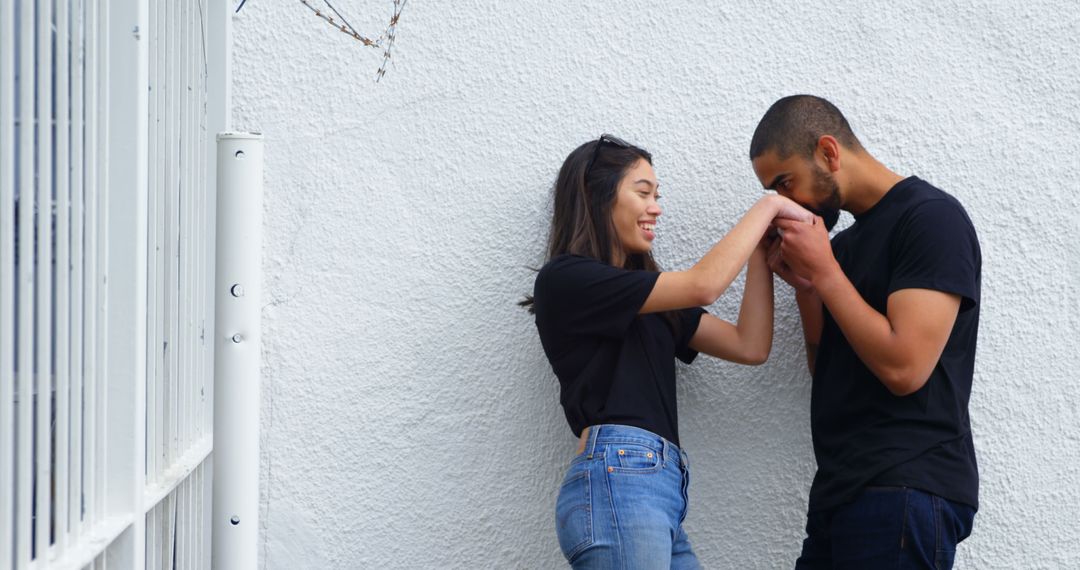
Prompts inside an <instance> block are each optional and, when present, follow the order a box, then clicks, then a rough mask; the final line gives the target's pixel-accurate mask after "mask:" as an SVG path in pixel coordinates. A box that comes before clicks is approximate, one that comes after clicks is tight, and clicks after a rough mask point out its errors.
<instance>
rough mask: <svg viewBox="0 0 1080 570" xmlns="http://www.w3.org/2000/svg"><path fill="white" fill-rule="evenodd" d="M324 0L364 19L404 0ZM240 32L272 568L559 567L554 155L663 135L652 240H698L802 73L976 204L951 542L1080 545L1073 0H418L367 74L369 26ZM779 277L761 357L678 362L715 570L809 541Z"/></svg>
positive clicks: (1072, 562)
mask: <svg viewBox="0 0 1080 570" xmlns="http://www.w3.org/2000/svg"><path fill="white" fill-rule="evenodd" d="M334 5H335V7H336V8H338V10H340V11H341V12H342V13H343V14H344V15H345V16H346V18H348V19H349V20H350V22H351V23H352V24H353V25H354V26H355V27H357V28H358V29H360V30H361V31H365V32H367V33H370V34H372V35H377V34H378V33H379V31H381V30H382V29H383V28H384V27H385V25H386V22H387V20H388V18H389V14H390V12H391V9H392V2H390V1H388V0H382V1H379V2H374V1H368V2H358V1H347V0H338V1H335V2H334ZM234 34H235V35H234V46H235V47H234V60H233V88H234V91H233V100H234V107H235V108H234V115H233V122H234V128H235V129H237V130H257V131H261V132H263V133H264V134H265V137H266V199H265V210H264V215H265V224H266V226H265V228H266V231H265V243H264V246H263V247H264V254H265V261H264V279H265V285H266V294H265V295H266V307H265V312H264V316H263V318H264V321H263V322H264V327H265V329H264V367H263V373H264V380H263V382H264V384H263V389H264V392H263V396H262V397H263V406H262V427H263V442H262V445H263V447H262V466H261V473H262V478H261V481H260V484H261V496H262V502H261V507H262V511H261V517H262V520H261V524H262V529H261V542H260V549H261V555H260V556H261V558H262V566H263V567H265V568H280V569H293V568H380V569H381V568H558V567H562V566H563V565H564V561H563V559H562V556H561V554H560V552H559V550H558V544H557V541H556V538H555V532H554V499H555V495H556V493H557V490H558V484H559V481H560V479H561V477H562V473H563V470H564V469H565V466H566V463H567V461H568V460H569V459H570V457H571V455H572V454H573V447H574V442H575V440H574V437H573V436H572V434H571V433H570V430H569V429H568V427H567V425H566V421H565V419H564V418H563V415H562V410H561V408H560V407H559V403H558V384H557V382H556V379H555V377H554V375H553V374H552V372H551V368H550V366H549V365H548V364H547V361H546V360H545V358H544V354H543V351H542V350H541V347H540V343H539V340H538V338H537V335H536V331H535V328H534V325H533V322H532V319H531V317H530V316H529V315H528V314H527V313H526V312H525V311H524V310H522V309H521V308H519V307H517V306H516V302H517V301H518V300H519V299H521V297H522V295H523V294H525V293H527V292H529V291H531V287H532V279H533V275H534V274H533V273H532V271H530V269H529V267H530V266H539V264H541V263H542V261H543V249H544V240H545V238H546V233H547V223H548V216H549V211H550V191H551V185H552V183H553V181H554V176H555V174H556V171H557V169H558V167H559V165H560V164H561V162H562V160H563V159H564V158H565V156H566V155H567V153H569V152H570V151H571V150H572V149H573V148H574V147H576V146H577V145H578V144H580V143H582V142H585V141H586V140H590V139H594V138H596V137H597V136H598V135H599V134H600V133H602V132H611V133H615V134H617V135H619V136H621V137H623V138H626V139H628V140H631V141H635V142H637V143H638V144H640V145H641V146H643V147H645V148H647V149H649V150H651V151H652V152H653V153H654V158H655V165H656V171H657V174H658V176H659V178H660V180H661V184H662V187H663V194H664V199H663V202H662V204H663V206H664V208H665V210H664V215H663V216H662V218H661V224H660V227H659V238H658V239H657V243H656V249H655V251H656V255H657V258H658V260H659V261H660V263H661V264H662V265H663V266H664V267H666V268H668V269H684V268H687V267H689V266H690V265H691V264H693V263H694V262H695V261H696V260H697V259H699V257H700V256H701V255H702V254H703V253H704V252H705V251H706V250H707V249H708V248H709V247H710V246H711V245H712V244H713V243H715V242H716V241H717V240H718V239H719V238H720V237H721V236H723V235H724V233H725V232H726V231H727V230H728V229H730V228H731V226H732V225H733V224H734V222H735V221H736V220H737V219H738V217H739V216H740V215H741V214H742V213H743V212H745V211H746V210H747V208H749V207H750V205H751V204H753V202H754V201H755V200H756V199H758V198H759V197H760V196H761V195H762V190H761V188H760V184H758V183H757V181H756V179H755V178H754V175H753V172H752V170H751V168H750V164H749V160H748V159H747V151H748V147H749V142H750V137H751V134H752V133H753V129H754V127H755V125H756V124H757V121H758V119H759V118H760V117H761V115H762V113H764V111H765V109H766V108H767V107H768V106H769V105H770V104H771V103H772V102H773V101H774V100H776V99H777V98H779V97H781V96H784V95H789V94H793V93H814V94H818V95H821V96H824V97H826V98H829V99H830V100H832V101H833V102H834V103H836V104H837V105H838V106H839V107H840V108H841V109H842V110H843V111H844V112H845V114H846V115H847V116H848V118H849V120H850V122H851V123H852V126H853V128H854V129H855V131H856V133H857V134H858V135H859V136H860V138H861V139H862V141H863V143H864V144H865V145H866V147H867V148H868V149H869V150H870V152H871V153H873V154H874V155H875V156H877V157H878V158H879V159H881V160H882V161H883V162H884V163H885V164H886V165H888V166H890V167H891V168H893V169H894V170H896V171H898V172H900V173H903V174H916V175H918V176H920V177H922V178H924V179H925V180H928V181H930V182H931V183H933V184H935V185H937V186H938V187H940V188H942V189H944V190H945V191H947V192H949V193H951V194H953V195H954V196H956V197H957V198H959V199H960V200H961V201H962V202H963V204H964V205H965V207H966V208H967V211H968V213H969V214H970V216H971V218H972V219H973V221H974V223H975V225H976V228H977V230H978V232H979V237H980V240H981V244H982V251H983V258H984V265H983V281H982V285H983V299H982V313H981V328H980V339H979V348H978V357H977V361H976V378H975V383H974V391H973V395H972V401H971V417H972V424H973V430H974V434H975V445H976V449H977V452H978V457H979V465H980V470H981V475H982V495H981V497H982V507H981V510H980V512H979V514H978V516H977V518H976V523H975V530H974V533H973V535H972V536H971V538H970V539H969V540H967V541H965V542H964V543H963V544H962V545H961V547H960V551H959V556H958V562H957V565H956V567H957V568H961V569H972V568H1010V569H1012V568H1078V567H1080V548H1078V546H1077V545H1078V544H1080V522H1078V517H1077V514H1078V512H1080V411H1078V406H1077V401H1078V399H1077V395H1076V390H1077V389H1078V388H1080V383H1078V381H1077V373H1078V370H1080V351H1078V349H1077V348H1076V342H1077V339H1078V337H1080V253H1078V250H1080V248H1078V246H1077V239H1078V236H1080V231H1078V230H1080V225H1078V223H1077V219H1078V218H1077V216H1078V215H1080V207H1078V204H1080V198H1078V195H1080V184H1078V179H1080V158H1078V157H1080V136H1078V134H1077V133H1078V132H1080V56H1078V53H1080V4H1077V3H1076V2H1075V1H1072V0H1069V1H1064V0H1063V1H1057V2H1054V1H1046V0H1032V1H1027V2H1012V1H1008V0H1000V1H965V2H931V1H928V0H916V1H914V2H888V1H884V0H861V1H854V0H840V1H838V2H833V3H825V4H822V3H816V2H815V3H794V2H779V1H764V0H762V1H753V2H731V3H728V2H710V3H699V2H694V3H691V2H686V3H680V2H647V1H643V0H630V1H625V2H596V1H588V2H548V1H535V0H528V1H521V2H478V1H474V0H469V1H461V2H430V1H429V2H424V1H420V0H413V1H411V2H409V3H408V4H407V5H406V7H405V9H404V11H403V14H402V17H401V21H400V25H399V28H398V34H397V44H396V46H395V48H394V52H393V53H394V57H393V61H394V64H393V65H391V66H390V68H389V69H388V71H387V74H386V76H385V78H384V79H383V80H382V81H381V82H379V83H375V82H374V81H373V76H374V72H375V70H376V69H377V68H378V66H379V62H380V53H379V52H378V51H376V50H372V49H365V48H364V47H363V46H361V45H360V44H359V43H358V42H356V41H354V40H352V39H350V38H349V37H347V36H346V35H344V34H341V33H339V32H337V31H335V30H334V29H332V28H331V27H330V26H329V25H327V24H326V23H325V22H322V21H320V20H319V19H318V18H317V17H316V16H315V15H314V14H313V13H312V12H311V11H310V10H308V9H307V8H305V7H304V6H303V5H302V4H300V3H299V2H295V1H292V2H265V1H262V2H258V1H257V2H248V4H247V5H246V6H245V7H244V8H243V10H242V11H240V13H239V14H237V15H236V16H234ZM847 223H850V217H849V216H846V215H845V218H843V219H842V220H841V224H842V225H845V224H847ZM741 290H742V281H741V280H740V281H738V282H736V284H735V285H734V286H733V287H732V289H731V290H730V291H729V292H728V293H726V294H725V295H724V297H723V298H722V299H721V300H720V301H719V302H718V303H716V304H715V305H714V306H712V307H710V309H709V310H710V311H712V312H713V313H714V314H717V315H719V316H721V317H725V318H729V319H734V318H735V316H736V314H737V308H738V302H739V299H740V298H741ZM777 292H778V293H777V306H778V310H777V317H776V341H775V342H774V348H773V352H772V355H771V357H770V359H769V361H768V362H767V363H766V364H764V365H762V366H759V367H746V366H739V365H735V364H730V363H726V362H721V361H718V360H715V359H711V358H708V357H702V358H700V359H699V360H698V361H697V362H696V363H694V364H693V365H691V366H682V365H680V369H679V373H680V379H679V382H680V384H679V398H680V415H681V421H682V425H681V432H682V437H683V443H684V447H685V448H686V449H687V451H688V453H689V454H690V457H691V464H692V470H693V482H692V485H691V488H690V500H691V506H690V511H689V515H688V518H687V521H686V529H687V531H688V533H689V535H690V538H691V541H692V543H693V545H694V548H695V550H696V551H697V553H698V555H699V556H700V557H701V560H702V562H703V563H704V565H705V567H707V568H740V569H741V568H789V567H791V565H792V563H793V561H794V559H795V557H796V556H797V554H798V551H799V548H800V543H801V540H802V532H803V525H804V521H805V508H806V501H807V493H808V490H809V485H810V480H811V477H812V475H813V473H814V468H815V465H814V459H813V454H812V449H811V443H810V434H809V393H810V390H809V388H810V379H809V375H808V373H807V371H806V367H805V364H804V354H803V343H802V338H801V336H800V332H799V322H798V314H797V312H796V309H795V306H794V302H793V297H792V295H791V293H790V290H788V289H787V287H786V286H783V285H782V283H778V287H777Z"/></svg>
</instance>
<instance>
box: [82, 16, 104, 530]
mask: <svg viewBox="0 0 1080 570" xmlns="http://www.w3.org/2000/svg"><path fill="white" fill-rule="evenodd" d="M97 8H98V4H97V2H93V1H92V0H88V1H87V2H86V3H85V5H84V10H85V14H84V21H83V26H84V33H85V36H84V37H85V39H84V54H85V55H84V63H83V71H84V81H85V83H84V86H85V91H84V97H83V105H84V117H85V119H84V120H85V123H84V125H83V136H84V138H85V143H86V144H85V145H84V147H83V148H84V151H85V156H84V157H83V165H84V168H85V169H84V170H83V191H84V202H83V204H84V211H83V219H84V222H85V223H84V234H83V235H84V239H85V241H84V244H83V247H84V249H83V252H84V260H85V262H84V281H83V285H84V287H85V288H84V290H83V293H84V294H83V307H84V311H85V312H84V319H83V331H84V332H83V342H84V345H83V403H84V404H83V442H84V447H83V496H84V500H85V503H84V508H85V514H84V516H83V522H84V525H85V527H86V530H87V531H91V530H92V528H93V524H94V523H95V522H97V521H98V520H99V518H100V516H99V509H98V504H99V497H100V496H101V494H100V493H99V492H98V479H99V477H98V461H97V458H98V453H99V448H100V445H99V442H98V439H97V435H98V433H100V432H99V430H98V405H97V404H98V397H97V377H98V375H97V369H98V360H99V358H98V354H99V352H98V351H99V347H98V338H99V337H100V336H101V335H99V334H98V322H99V320H100V318H99V317H100V311H99V308H98V307H99V306H100V305H101V300H100V299H99V298H98V282H99V280H100V279H101V271H100V270H99V268H98V263H97V261H98V239H97V238H98V227H99V225H98V202H99V193H100V191H101V190H100V185H99V184H98V164H99V160H100V159H99V149H101V144H102V141H101V140H100V138H99V135H98V119H99V115H100V109H99V108H98V99H99V98H98V91H99V89H100V86H99V83H98V77H100V75H99V73H98V69H97V68H98V44H99V43H100V41H101V34H100V30H99V28H98V22H97Z"/></svg>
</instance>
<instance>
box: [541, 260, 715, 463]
mask: <svg viewBox="0 0 1080 570" xmlns="http://www.w3.org/2000/svg"><path fill="white" fill-rule="evenodd" d="M659 276H660V274H659V273H656V272H652V271H633V270H626V269H620V268H616V267H612V266H611V265H608V264H605V263H601V262H600V261H597V260H596V259H592V258H589V257H582V256H577V255H560V256H558V257H556V258H554V259H552V260H551V261H549V262H548V263H547V264H546V265H544V267H543V268H541V269H540V273H539V274H538V275H537V277H536V284H535V286H534V290H533V302H534V307H535V309H536V329H537V331H539V333H540V342H541V344H543V346H544V352H545V353H546V354H547V357H548V361H549V362H551V367H552V369H553V370H554V371H555V375H556V376H557V377H558V378H559V384H560V387H561V390H560V400H561V402H562V406H563V410H564V412H565V413H566V420H567V422H569V423H570V429H572V430H573V431H574V435H580V434H581V430H583V429H584V428H585V427H587V426H590V425H596V424H622V425H629V426H634V427H639V428H642V429H646V430H649V431H651V432H653V433H655V434H657V435H660V436H662V437H664V438H665V439H667V440H669V441H671V442H672V443H675V444H676V445H678V442H679V417H678V413H677V410H676V406H675V357H678V358H679V360H682V361H683V362H686V363H687V364H689V363H690V362H691V361H693V360H694V357H695V356H697V352H696V351H694V350H693V349H691V348H690V347H689V346H688V344H689V342H690V339H691V338H692V337H693V336H694V332H695V331H697V327H698V323H699V322H701V315H702V314H703V313H704V312H705V311H704V310H702V309H700V308H693V309H684V310H682V311H677V312H675V315H676V316H677V318H676V319H674V320H675V321H676V324H675V325H674V326H672V325H669V323H668V321H667V320H666V319H665V318H664V317H663V316H662V315H660V314H645V315H639V314H638V311H640V310H641V306H642V305H644V304H645V300H646V299H647V298H648V297H649V293H651V292H652V289H653V286H654V285H656V279H657V278H658V277H659Z"/></svg>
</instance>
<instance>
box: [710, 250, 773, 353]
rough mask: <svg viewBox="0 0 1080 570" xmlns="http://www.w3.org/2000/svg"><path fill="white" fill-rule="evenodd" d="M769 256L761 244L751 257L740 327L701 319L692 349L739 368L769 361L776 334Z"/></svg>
mask: <svg viewBox="0 0 1080 570" xmlns="http://www.w3.org/2000/svg"><path fill="white" fill-rule="evenodd" d="M766 255H767V242H766V241H765V240H761V243H760V244H759V246H758V247H757V248H755V249H754V252H753V253H752V254H751V255H750V265H749V267H748V268H747V270H746V288H745V290H744V291H743V300H742V306H741V307H740V309H739V320H738V324H736V325H732V324H731V323H729V322H727V321H724V320H721V319H718V318H716V317H714V316H712V315H709V314H705V315H702V316H701V323H700V324H699V325H698V328H697V331H696V332H695V333H694V336H693V338H691V339H690V348H693V349H694V350H696V351H698V352H704V353H705V354H708V355H711V356H715V357H717V358H723V359H724V360H730V361H732V362H738V363H740V364H755V365H756V364H762V363H763V362H765V360H766V359H768V358H769V350H770V349H771V348H772V334H773V279H772V271H771V270H770V269H769V264H768V261H767V259H766Z"/></svg>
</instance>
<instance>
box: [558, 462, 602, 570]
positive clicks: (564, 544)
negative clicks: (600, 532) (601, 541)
mask: <svg viewBox="0 0 1080 570" xmlns="http://www.w3.org/2000/svg"><path fill="white" fill-rule="evenodd" d="M555 532H556V534H557V535H558V537H559V548H560V549H562V553H563V555H564V556H566V559H567V560H568V561H573V559H574V557H575V556H577V555H578V554H579V553H580V552H581V551H582V550H584V549H585V548H587V547H588V546H589V545H591V544H592V543H593V528H592V487H591V486H590V479H589V471H588V470H587V469H582V470H581V471H577V472H576V473H574V472H571V473H568V474H567V476H566V480H565V481H563V484H562V487H561V488H560V489H559V498H558V500H557V501H556V503H555Z"/></svg>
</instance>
